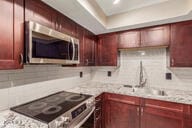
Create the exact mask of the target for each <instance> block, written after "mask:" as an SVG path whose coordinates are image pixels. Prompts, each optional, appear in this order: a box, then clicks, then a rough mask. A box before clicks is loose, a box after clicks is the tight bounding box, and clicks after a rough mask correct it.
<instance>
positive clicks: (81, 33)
mask: <svg viewBox="0 0 192 128" xmlns="http://www.w3.org/2000/svg"><path fill="white" fill-rule="evenodd" d="M76 27H77V34H76V37H77V38H78V39H79V54H80V64H79V65H78V66H84V48H83V47H84V44H83V42H84V28H83V27H81V26H80V25H77V26H76Z"/></svg>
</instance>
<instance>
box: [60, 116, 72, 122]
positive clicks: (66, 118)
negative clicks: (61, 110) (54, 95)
mask: <svg viewBox="0 0 192 128" xmlns="http://www.w3.org/2000/svg"><path fill="white" fill-rule="evenodd" d="M61 119H62V121H63V123H65V124H68V123H70V118H69V117H61Z"/></svg>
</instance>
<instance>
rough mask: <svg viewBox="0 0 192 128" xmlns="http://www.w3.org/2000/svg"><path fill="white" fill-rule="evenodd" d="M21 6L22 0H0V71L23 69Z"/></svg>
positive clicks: (22, 15) (22, 12) (22, 14)
mask: <svg viewBox="0 0 192 128" xmlns="http://www.w3.org/2000/svg"><path fill="white" fill-rule="evenodd" d="M23 4H24V1H23V0H0V8H1V11H0V19H1V20H0V22H1V23H0V30H1V31H0V69H19V68H22V67H23V46H24V44H23V43H24V34H23V33H24V9H23V7H24V5H23Z"/></svg>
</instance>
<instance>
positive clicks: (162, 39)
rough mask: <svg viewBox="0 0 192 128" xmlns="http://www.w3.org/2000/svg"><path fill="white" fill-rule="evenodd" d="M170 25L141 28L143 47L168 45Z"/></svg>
mask: <svg viewBox="0 0 192 128" xmlns="http://www.w3.org/2000/svg"><path fill="white" fill-rule="evenodd" d="M169 43H170V25H163V26H157V27H150V28H144V29H141V47H154V46H168V45H169Z"/></svg>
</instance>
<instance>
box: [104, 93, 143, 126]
mask: <svg viewBox="0 0 192 128" xmlns="http://www.w3.org/2000/svg"><path fill="white" fill-rule="evenodd" d="M126 98H127V97H126ZM134 100H135V101H134ZM138 100H139V98H138V99H137V98H135V99H132V98H131V97H130V99H129V98H127V99H125V98H123V97H122V96H121V95H116V94H105V99H104V104H105V106H104V111H105V113H104V124H103V126H104V127H103V128H139V124H140V123H139V118H140V116H139V106H138V105H137V101H138Z"/></svg>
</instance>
